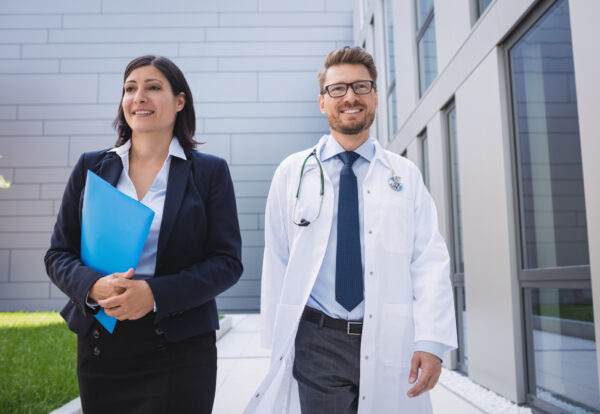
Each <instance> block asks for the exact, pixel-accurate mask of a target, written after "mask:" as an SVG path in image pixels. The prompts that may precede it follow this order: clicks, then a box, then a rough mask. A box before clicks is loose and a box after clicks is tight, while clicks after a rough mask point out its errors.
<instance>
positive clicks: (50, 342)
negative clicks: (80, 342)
mask: <svg viewBox="0 0 600 414" xmlns="http://www.w3.org/2000/svg"><path fill="white" fill-rule="evenodd" d="M76 354H77V337H76V335H75V334H74V333H72V332H71V331H69V329H68V328H67V325H66V324H65V322H64V321H63V319H62V318H61V317H60V315H59V314H58V312H14V313H12V312H11V313H0V412H2V413H6V414H21V413H22V414H25V413H27V414H37V413H44V414H47V413H49V412H50V411H52V410H54V409H56V408H58V407H60V406H62V405H63V404H66V403H67V402H69V401H71V400H72V399H73V398H76V397H77V396H79V389H78V386H77V373H76Z"/></svg>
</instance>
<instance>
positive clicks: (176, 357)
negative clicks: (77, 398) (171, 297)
mask: <svg viewBox="0 0 600 414" xmlns="http://www.w3.org/2000/svg"><path fill="white" fill-rule="evenodd" d="M153 319H154V314H152V313H151V314H148V315H146V316H144V317H143V318H141V319H139V320H136V321H123V322H118V323H117V326H116V327H115V330H114V332H113V334H112V335H111V334H109V333H108V331H106V330H105V329H104V328H103V327H102V326H101V325H100V324H99V323H98V322H95V323H94V326H93V327H92V329H91V330H90V332H89V333H88V334H87V335H86V336H82V335H80V336H78V340H77V375H78V379H79V393H80V395H81V404H82V408H83V412H84V414H95V413H103V414H104V413H111V414H118V413H127V414H135V413H143V414H154V413H156V414H159V413H160V414H164V413H182V414H185V413H190V414H205V413H206V414H210V413H211V411H212V406H213V402H214V397H215V388H216V378H217V348H216V344H215V342H216V341H215V332H214V331H211V332H208V333H205V334H201V335H197V336H194V337H191V338H188V339H185V340H183V341H181V342H175V343H169V342H167V340H166V339H165V337H164V335H163V333H162V331H161V330H160V328H156V327H155V326H154V324H153Z"/></svg>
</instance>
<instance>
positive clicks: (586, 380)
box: [525, 288, 600, 413]
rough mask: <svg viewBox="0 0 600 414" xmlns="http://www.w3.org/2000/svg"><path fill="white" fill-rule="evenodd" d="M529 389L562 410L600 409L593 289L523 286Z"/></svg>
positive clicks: (592, 410) (571, 411)
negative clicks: (528, 343) (526, 308)
mask: <svg viewBox="0 0 600 414" xmlns="http://www.w3.org/2000/svg"><path fill="white" fill-rule="evenodd" d="M525 294H526V298H527V301H528V302H529V306H528V311H529V312H528V314H529V317H528V336H529V339H530V345H529V349H528V353H529V361H530V362H529V363H530V367H531V370H530V371H532V372H530V384H529V385H530V393H531V394H533V395H534V396H535V397H536V398H538V399H540V400H542V401H544V402H546V403H550V404H552V405H554V406H556V407H559V408H561V409H562V411H561V412H568V413H589V412H598V410H600V394H599V392H598V371H597V365H596V341H595V336H594V314H593V311H592V291H591V289H557V288H535V289H526V290H525Z"/></svg>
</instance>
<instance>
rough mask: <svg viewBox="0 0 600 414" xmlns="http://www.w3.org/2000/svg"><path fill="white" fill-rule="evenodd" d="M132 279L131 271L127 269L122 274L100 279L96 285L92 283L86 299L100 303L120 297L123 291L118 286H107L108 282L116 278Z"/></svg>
mask: <svg viewBox="0 0 600 414" xmlns="http://www.w3.org/2000/svg"><path fill="white" fill-rule="evenodd" d="M132 277H133V269H129V270H128V271H126V272H124V273H113V274H111V275H108V276H104V277H101V278H100V279H98V280H96V283H94V285H93V286H92V288H91V289H90V291H89V293H88V298H90V299H93V300H95V301H96V302H100V301H101V300H103V299H108V298H110V297H113V296H116V295H120V294H121V293H123V292H124V291H125V289H123V288H121V287H118V286H113V285H111V284H109V283H108V281H109V280H112V279H116V278H125V279H131V278H132Z"/></svg>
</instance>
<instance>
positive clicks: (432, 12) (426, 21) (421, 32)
mask: <svg viewBox="0 0 600 414" xmlns="http://www.w3.org/2000/svg"><path fill="white" fill-rule="evenodd" d="M418 2H419V0H414V3H413V4H414V6H415V16H414V18H415V23H416V24H415V26H416V27H417V34H416V36H415V44H416V51H417V75H418V85H419V98H420V97H422V96H423V95H425V92H426V91H427V90H428V89H429V86H431V84H430V85H428V86H427V87H426V88H425V89H424V90H422V89H421V79H422V77H423V75H424V73H425V72H424V71H423V72H421V69H422V68H421V62H420V59H419V51H420V49H419V42H420V41H421V39H422V38H423V36H425V32H426V31H427V29H428V28H429V25H430V24H431V21H432V20H433V19H434V17H435V4H434V2H433V1H432V2H431V9H430V10H429V12H428V13H427V17H425V19H424V20H423V23H422V24H421V26H420V27H419V6H418ZM436 49H437V42H436ZM435 54H436V66H437V50H436V53H435ZM423 70H424V69H423ZM436 73H437V67H436ZM436 76H437V75H436ZM432 83H433V82H432Z"/></svg>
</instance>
